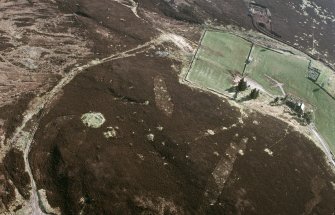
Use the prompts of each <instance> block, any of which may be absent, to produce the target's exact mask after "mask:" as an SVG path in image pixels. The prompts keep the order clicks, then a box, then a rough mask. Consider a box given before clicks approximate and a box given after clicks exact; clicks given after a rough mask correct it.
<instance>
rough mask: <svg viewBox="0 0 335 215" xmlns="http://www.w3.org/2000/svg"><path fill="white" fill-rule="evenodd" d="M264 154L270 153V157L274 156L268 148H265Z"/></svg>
mask: <svg viewBox="0 0 335 215" xmlns="http://www.w3.org/2000/svg"><path fill="white" fill-rule="evenodd" d="M264 152H266V153H268V154H269V155H270V156H273V152H272V151H271V150H270V149H268V148H265V149H264Z"/></svg>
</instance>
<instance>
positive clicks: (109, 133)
mask: <svg viewBox="0 0 335 215" xmlns="http://www.w3.org/2000/svg"><path fill="white" fill-rule="evenodd" d="M107 129H108V130H107V131H106V132H104V136H105V137H106V138H107V139H109V138H114V137H116V135H117V132H116V130H115V129H114V128H113V127H108V128H107Z"/></svg>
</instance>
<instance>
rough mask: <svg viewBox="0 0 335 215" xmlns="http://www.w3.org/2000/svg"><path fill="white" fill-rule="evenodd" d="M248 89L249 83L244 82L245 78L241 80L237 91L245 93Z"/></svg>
mask: <svg viewBox="0 0 335 215" xmlns="http://www.w3.org/2000/svg"><path fill="white" fill-rule="evenodd" d="M247 88H248V84H247V82H246V81H245V80H244V78H241V80H240V81H239V82H238V85H237V91H244V90H246V89H247Z"/></svg>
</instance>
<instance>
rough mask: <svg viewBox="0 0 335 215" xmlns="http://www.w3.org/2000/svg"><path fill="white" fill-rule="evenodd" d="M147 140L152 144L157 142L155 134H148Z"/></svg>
mask: <svg viewBox="0 0 335 215" xmlns="http://www.w3.org/2000/svg"><path fill="white" fill-rule="evenodd" d="M147 139H148V140H149V141H150V142H153V141H154V140H155V135H154V134H148V135H147Z"/></svg>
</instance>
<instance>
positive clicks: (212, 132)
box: [207, 129, 215, 136]
mask: <svg viewBox="0 0 335 215" xmlns="http://www.w3.org/2000/svg"><path fill="white" fill-rule="evenodd" d="M207 134H208V135H211V136H213V135H215V132H214V131H213V130H211V129H208V130H207Z"/></svg>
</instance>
